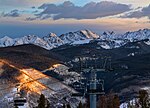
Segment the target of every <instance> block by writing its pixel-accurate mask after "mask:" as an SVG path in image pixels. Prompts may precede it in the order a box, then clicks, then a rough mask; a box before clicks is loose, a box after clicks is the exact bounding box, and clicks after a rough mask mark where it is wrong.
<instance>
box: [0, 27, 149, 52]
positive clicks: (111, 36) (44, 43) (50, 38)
mask: <svg viewBox="0 0 150 108" xmlns="http://www.w3.org/2000/svg"><path fill="white" fill-rule="evenodd" d="M144 39H150V29H143V30H141V29H140V30H138V31H134V32H126V33H125V34H123V35H118V34H116V33H115V32H113V31H112V32H104V33H103V34H101V35H98V34H96V33H94V32H92V31H90V30H80V31H76V32H69V33H66V34H62V35H60V36H57V35H56V34H55V33H49V35H47V36H44V37H42V38H40V37H38V36H35V35H28V36H23V37H20V38H15V39H12V38H10V37H8V36H5V37H3V38H1V39H0V47H7V46H16V45H22V44H35V45H38V46H40V47H43V48H45V49H48V50H50V49H53V48H56V47H58V46H61V45H64V44H70V45H78V44H85V43H89V42H90V41H92V40H98V41H100V42H99V43H98V44H99V45H100V46H101V47H102V48H104V49H112V48H117V47H121V46H123V45H125V44H126V43H127V42H134V41H137V40H144ZM145 44H147V45H150V42H149V41H148V42H146V43H145Z"/></svg>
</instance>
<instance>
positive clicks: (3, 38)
mask: <svg viewBox="0 0 150 108" xmlns="http://www.w3.org/2000/svg"><path fill="white" fill-rule="evenodd" d="M10 39H12V38H10V37H9V36H4V37H2V38H1V39H0V40H10Z"/></svg>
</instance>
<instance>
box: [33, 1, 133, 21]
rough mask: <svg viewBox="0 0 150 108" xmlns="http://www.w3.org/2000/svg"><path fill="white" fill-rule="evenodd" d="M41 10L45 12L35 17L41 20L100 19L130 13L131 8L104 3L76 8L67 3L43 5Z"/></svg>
mask: <svg viewBox="0 0 150 108" xmlns="http://www.w3.org/2000/svg"><path fill="white" fill-rule="evenodd" d="M39 9H43V11H42V12H41V13H39V14H35V16H36V17H37V18H40V19H47V18H53V19H54V20H58V19H61V18H65V19H66V18H74V19H95V18H99V17H106V16H112V15H117V14H120V13H123V12H126V11H129V10H130V6H129V5H125V4H117V3H114V2H108V1H103V2H98V3H95V2H90V3H88V4H86V5H84V6H82V7H81V6H75V5H74V4H73V3H72V2H70V1H66V2H64V3H63V4H60V5H55V4H43V5H41V6H40V7H39Z"/></svg>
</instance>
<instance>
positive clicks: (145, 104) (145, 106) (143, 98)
mask: <svg viewBox="0 0 150 108" xmlns="http://www.w3.org/2000/svg"><path fill="white" fill-rule="evenodd" d="M139 104H140V105H141V107H142V108H150V106H149V104H150V103H149V95H148V92H147V91H146V90H140V91H139Z"/></svg>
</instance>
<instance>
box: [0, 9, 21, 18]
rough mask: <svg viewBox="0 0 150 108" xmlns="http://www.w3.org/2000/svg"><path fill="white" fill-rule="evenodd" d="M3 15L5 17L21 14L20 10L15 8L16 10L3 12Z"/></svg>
mask: <svg viewBox="0 0 150 108" xmlns="http://www.w3.org/2000/svg"><path fill="white" fill-rule="evenodd" d="M1 16H3V17H19V16H20V14H19V10H17V9H15V10H12V11H10V12H8V13H5V12H3V13H2V14H1Z"/></svg>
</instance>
